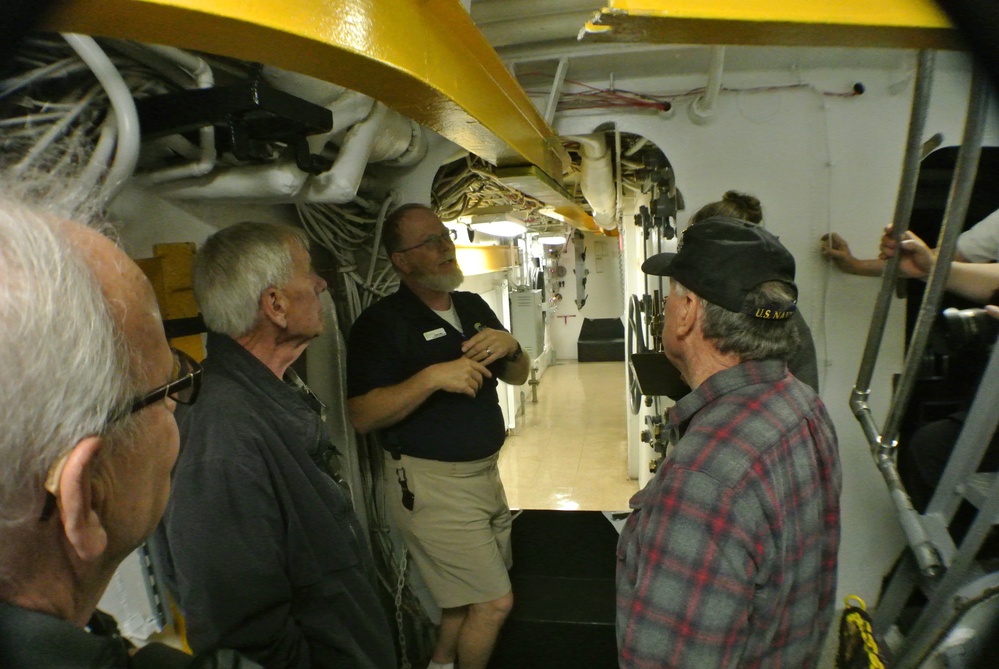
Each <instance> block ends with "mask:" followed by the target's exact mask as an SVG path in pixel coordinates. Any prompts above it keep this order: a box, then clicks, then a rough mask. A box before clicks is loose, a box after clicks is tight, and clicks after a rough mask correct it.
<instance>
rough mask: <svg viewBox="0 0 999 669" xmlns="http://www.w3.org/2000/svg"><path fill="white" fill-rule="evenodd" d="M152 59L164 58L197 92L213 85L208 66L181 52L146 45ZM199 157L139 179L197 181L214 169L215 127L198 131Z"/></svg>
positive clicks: (213, 78) (179, 50)
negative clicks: (176, 68)
mask: <svg viewBox="0 0 999 669" xmlns="http://www.w3.org/2000/svg"><path fill="white" fill-rule="evenodd" d="M147 48H148V49H149V50H150V51H152V52H153V53H155V54H156V55H158V56H160V57H161V58H164V59H166V60H168V61H170V62H172V63H173V64H175V65H176V66H177V67H179V68H180V69H182V70H184V72H186V73H187V74H188V75H189V76H190V77H191V78H192V79H193V80H194V83H195V85H197V87H198V88H201V89H203V88H211V87H212V86H214V85H215V76H214V75H213V74H212V69H211V68H210V67H209V66H208V63H206V62H205V61H203V60H202V59H201V58H198V57H197V56H195V55H194V54H190V53H188V52H186V51H183V50H181V49H176V48H174V47H170V46H159V45H150V46H148V47H147ZM198 136H199V138H200V141H199V144H200V146H201V154H200V156H199V157H198V159H197V160H195V161H194V162H191V163H188V164H186V165H178V166H177V167H168V168H165V169H161V170H156V171H155V172H150V173H148V174H145V175H143V179H144V180H148V181H149V182H151V183H163V182H164V181H175V180H177V179H186V178H188V177H200V176H202V175H204V174H208V173H209V172H211V171H212V170H213V169H215V162H216V160H217V157H218V156H217V152H216V150H215V126H213V125H212V124H210V123H209V124H208V125H206V126H204V127H202V128H200V129H199V130H198Z"/></svg>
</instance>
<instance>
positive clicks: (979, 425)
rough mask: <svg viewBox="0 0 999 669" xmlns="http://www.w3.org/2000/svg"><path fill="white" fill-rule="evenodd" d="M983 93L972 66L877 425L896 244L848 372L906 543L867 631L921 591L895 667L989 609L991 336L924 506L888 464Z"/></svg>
mask: <svg viewBox="0 0 999 669" xmlns="http://www.w3.org/2000/svg"><path fill="white" fill-rule="evenodd" d="M933 61H934V57H933V54H932V52H928V51H922V52H920V54H919V61H918V66H917V73H916V89H915V93H914V96H913V104H912V113H911V118H910V124H909V135H908V139H907V143H906V153H905V159H904V164H903V174H902V180H901V184H900V186H899V194H898V199H897V201H896V208H895V216H894V221H893V228H894V234H895V235H896V238H897V239H898V238H900V237H901V236H902V234H903V233H904V232H905V231H906V230H907V229H908V223H909V219H910V217H911V215H912V208H913V201H914V197H915V189H916V180H917V174H918V167H919V160H920V146H921V141H920V140H921V137H922V135H923V128H924V125H925V120H926V112H927V108H928V106H929V97H930V87H931V79H932V69H933ZM987 99H988V84H987V82H986V77H985V75H984V73H983V72H982V71H981V70H980V68H979V67H978V66H976V67H975V71H974V74H973V78H972V86H971V94H970V98H969V104H968V112H967V118H966V121H965V129H964V137H963V139H962V143H961V148H960V150H959V153H958V157H957V164H956V167H955V170H954V176H953V180H952V183H951V190H950V193H949V196H948V201H947V208H946V212H945V215H944V221H943V226H942V228H941V231H940V239H939V241H938V244H937V249H938V256H937V258H938V261H937V263H936V264H935V266H934V268H933V270H932V272H931V273H930V276H929V277H928V278H927V287H926V291H925V293H924V298H923V303H922V305H921V308H920V311H919V316H918V318H917V321H916V326H915V329H914V331H913V335H912V340H911V342H910V346H909V350H908V352H907V354H906V360H905V366H904V369H903V372H902V375H901V377H900V379H899V382H898V384H897V387H896V392H895V394H894V396H893V398H892V402H891V406H890V408H889V411H888V416H887V418H886V419H885V422H884V426H883V428H882V429H881V430H880V431H879V430H878V428H877V426H876V424H875V421H874V418H873V417H872V415H871V410H870V407H869V405H868V403H867V400H868V398H869V396H870V391H869V387H870V381H871V377H872V374H873V369H874V364H875V362H876V360H877V355H878V350H879V348H880V345H881V339H882V336H883V334H884V329H885V323H886V320H887V315H888V307H889V305H890V302H891V299H892V292H893V288H894V285H895V281H896V276H897V274H898V264H899V257H900V254H897V255H896V256H895V257H894V258H892V259H891V260H890V261H889V262H888V263H887V266H886V267H885V270H884V276H883V277H882V286H881V291H880V293H879V295H878V299H877V302H876V303H875V310H874V315H873V317H872V322H871V328H870V331H869V333H868V339H867V344H866V346H865V350H864V354H863V358H862V360H861V365H860V370H859V372H858V375H857V382H856V384H855V386H854V389H853V392H852V394H851V398H850V407H851V409H852V410H853V413H854V415H855V416H856V418H857V420H858V421H859V423H860V425H861V428H862V429H863V431H864V434H865V436H866V437H867V441H868V443H869V446H870V450H871V455H872V456H873V458H874V462H875V464H876V465H877V467H878V469H879V471H880V472H881V474H882V477H883V478H884V480H885V483H886V484H887V486H888V490H889V493H890V495H891V499H892V501H893V503H894V506H895V511H896V512H897V514H898V518H899V521H900V523H901V526H902V529H903V531H904V533H905V536H906V540H907V543H908V549H907V550H906V552H905V555H904V556H903V559H902V561H901V562H900V564H899V565H898V567H897V568H896V570H895V572H894V573H893V575H892V576H891V578H890V579H889V582H888V585H887V587H886V588H885V591H884V593H883V595H882V597H881V599H880V601H879V603H878V605H877V607H876V609H875V611H874V615H873V623H874V629H875V632H876V633H879V634H885V633H886V632H888V631H889V630H892V629H893V628H894V630H895V631H896V632H898V627H897V622H898V620H899V617H900V615H901V614H902V612H903V609H904V608H905V606H906V603H907V602H908V601H909V599H910V597H911V595H913V593H915V592H916V591H917V590H918V591H921V592H922V593H923V594H924V595H925V597H926V599H927V604H926V605H925V606H924V607H923V609H922V611H921V613H920V614H919V616H918V618H917V619H916V620H915V622H914V623H913V624H912V626H911V628H910V629H909V631H908V632H907V633H906V634H904V635H903V639H902V643H901V646H900V647H899V648H897V649H896V657H895V663H894V666H895V667H898V668H910V667H919V666H920V665H921V664H922V663H923V662H924V661H925V660H926V658H927V657H928V656H929V655H930V653H931V652H933V650H934V648H935V647H936V646H938V645H939V644H940V642H941V641H943V640H944V639H945V638H946V637H947V635H948V634H949V633H950V632H951V631H952V628H953V627H954V625H955V621H956V620H958V619H959V618H960V616H961V615H962V614H964V613H966V612H967V611H968V610H970V609H971V608H972V607H978V606H980V605H981V608H980V610H982V611H986V613H985V614H984V615H986V616H996V615H999V574H991V575H989V574H986V573H985V572H984V571H983V569H982V568H981V566H980V565H979V564H978V563H977V562H976V556H977V554H978V552H979V549H980V548H981V546H982V543H983V542H984V540H985V538H986V536H987V535H988V534H989V532H990V530H991V529H992V526H993V525H995V524H999V475H997V474H978V473H976V472H977V470H978V467H979V465H980V463H981V460H982V457H983V455H984V454H985V451H986V449H987V447H988V444H989V442H990V441H991V438H992V435H993V434H994V433H995V430H996V424H997V422H999V346H996V347H994V349H993V352H992V355H991V358H990V361H989V363H988V366H987V369H986V371H985V374H984V376H983V377H982V380H981V382H980V385H979V388H978V391H977V394H976V396H975V399H974V401H973V403H972V406H971V409H970V411H969V413H968V417H967V419H966V421H965V424H964V427H963V429H962V431H961V434H960V437H959V438H958V440H957V442H956V444H955V447H954V450H953V451H952V453H951V456H950V459H949V460H948V464H947V467H946V469H945V471H944V474H943V476H942V478H941V481H940V483H939V484H938V486H937V488H936V491H935V493H934V496H933V498H932V499H931V501H930V503H929V505H928V507H927V509H926V512H925V513H923V514H920V513H919V512H918V511H916V510H915V508H914V507H913V505H912V502H911V500H910V498H909V495H908V494H907V493H906V491H905V488H904V486H903V484H902V481H901V479H900V477H899V473H898V469H897V466H896V454H897V446H898V443H897V437H898V434H899V429H900V426H901V423H902V417H903V414H904V412H905V409H906V407H907V405H908V403H909V400H910V398H911V395H912V391H913V388H914V386H915V383H916V379H917V374H918V367H919V365H920V361H921V359H922V356H923V352H924V350H925V348H926V345H927V343H928V341H929V337H930V328H931V326H932V324H933V321H934V319H935V318H936V315H937V313H938V312H939V309H940V302H941V299H942V297H943V293H944V287H945V285H946V279H947V276H946V275H947V272H948V270H949V268H950V263H951V261H952V260H953V257H954V253H955V248H956V244H957V237H958V235H959V234H960V232H961V228H962V224H963V221H964V219H965V216H966V215H967V211H968V202H969V201H970V198H971V191H972V186H973V184H974V180H975V174H976V172H977V168H978V159H979V155H980V153H981V141H982V134H983V127H984V123H985V117H986V107H987ZM962 500H968V501H969V502H971V503H972V504H973V505H974V506H975V507H976V509H977V511H978V512H977V514H976V516H975V520H974V521H973V523H972V525H971V527H970V528H969V530H968V531H967V534H966V535H965V536H964V538H963V539H962V540H961V543H960V545H955V543H954V541H953V540H952V538H951V535H950V532H949V531H948V528H949V526H950V524H951V523H952V521H953V519H954V515H955V513H956V511H957V509H958V506H959V505H960V504H961V502H962ZM987 607H995V608H994V609H992V608H987ZM950 666H962V665H961V664H960V663H957V664H952V665H950Z"/></svg>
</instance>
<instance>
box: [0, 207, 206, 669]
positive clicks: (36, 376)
mask: <svg viewBox="0 0 999 669" xmlns="http://www.w3.org/2000/svg"><path fill="white" fill-rule="evenodd" d="M0 277H3V280H2V282H0V323H2V324H3V325H2V327H0V369H3V373H4V379H3V382H2V383H0V425H2V426H3V428H2V430H0V546H2V549H0V667H3V668H4V669H28V668H29V667H30V668H32V669H34V668H37V667H80V668H83V667H89V668H94V667H115V668H124V667H133V666H136V667H139V666H143V665H142V664H141V663H140V662H141V660H142V659H143V658H145V657H149V655H150V653H157V654H159V655H160V657H161V659H162V660H163V661H164V662H169V663H166V664H163V665H160V666H187V664H188V661H189V660H190V657H189V656H186V655H183V654H181V653H180V651H173V650H172V649H167V648H166V647H164V646H158V645H155V644H154V645H152V646H149V647H147V648H145V649H143V650H142V651H140V652H139V653H136V654H134V657H133V656H132V653H133V651H134V648H131V647H130V645H129V644H127V643H126V642H124V641H123V640H122V638H121V637H120V635H118V633H117V628H116V626H115V624H114V621H113V620H112V619H111V618H110V616H107V615H106V614H103V613H101V612H99V611H96V607H97V603H98V601H99V600H100V598H101V595H102V593H103V592H104V589H105V588H106V586H107V584H108V582H109V581H110V580H111V577H112V575H113V574H114V572H115V569H116V568H117V567H118V564H119V563H120V562H121V561H122V560H123V559H124V558H125V557H126V556H127V555H128V554H129V553H130V552H132V551H133V550H134V549H135V548H136V547H137V546H138V545H139V544H140V543H141V542H142V541H143V540H144V539H145V538H146V537H147V536H148V535H149V534H150V533H151V532H152V531H153V530H154V529H155V527H156V524H157V523H158V522H159V519H160V516H161V515H162V513H163V509H164V507H165V506H166V503H167V497H168V495H169V492H170V469H171V467H172V466H173V464H174V462H175V460H176V458H177V450H178V438H177V425H176V423H175V421H174V416H173V412H174V408H175V407H176V403H177V402H191V401H193V400H194V397H195V394H196V393H197V390H198V383H199V374H200V369H199V368H198V366H197V364H196V363H194V362H193V361H192V360H190V359H189V358H188V357H187V356H185V355H184V354H182V353H180V352H178V351H172V350H171V349H170V347H169V346H168V345H167V341H166V338H165V336H164V332H163V324H162V321H161V319H160V314H159V311H158V308H157V305H156V301H155V298H154V295H153V290H152V287H151V286H150V284H149V282H148V281H147V280H146V278H145V276H144V275H143V274H142V272H141V271H140V270H139V268H138V267H137V266H136V265H135V263H133V262H132V261H131V260H130V259H129V258H128V256H126V255H125V254H124V253H123V252H122V251H121V250H120V249H118V248H117V247H116V246H115V245H114V244H113V243H112V242H111V241H110V240H109V239H107V238H106V237H104V236H102V235H101V234H99V233H98V232H96V231H94V230H93V229H90V228H87V227H85V226H83V225H80V224H78V223H74V222H71V221H68V220H64V219H62V218H60V217H57V216H55V215H53V214H50V213H47V212H43V211H41V210H38V209H33V208H30V207H27V206H25V205H23V204H20V203H17V202H13V201H10V200H7V199H4V200H2V201H0ZM167 658H169V660H167Z"/></svg>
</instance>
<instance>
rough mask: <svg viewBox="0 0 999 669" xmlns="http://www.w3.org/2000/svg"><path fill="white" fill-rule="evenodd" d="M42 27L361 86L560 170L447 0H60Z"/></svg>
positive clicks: (515, 90)
mask: <svg viewBox="0 0 999 669" xmlns="http://www.w3.org/2000/svg"><path fill="white" fill-rule="evenodd" d="M45 28H46V29H49V30H57V31H60V32H75V33H82V34H85V35H92V36H95V37H116V38H121V39H131V40H136V41H139V42H147V43H152V44H165V45H169V46H175V47H180V48H184V49H193V50H197V51H204V52H208V53H213V54H219V55H223V56H230V57H234V58H239V59H242V60H248V61H254V62H261V63H266V64H269V65H273V66H276V67H279V68H283V69H286V70H291V71H294V72H300V73H303V74H307V75H310V76H313V77H317V78H319V79H323V80H325V81H329V82H332V83H336V84H338V85H341V86H346V87H347V88H350V89H353V90H356V91H359V92H361V93H364V94H366V95H369V96H371V97H373V98H375V99H377V100H380V101H381V102H383V103H385V104H386V105H388V106H389V107H391V108H392V109H394V110H396V111H397V112H399V113H401V114H403V115H405V116H407V117H409V118H411V119H413V120H415V121H417V122H418V123H420V124H422V125H424V126H426V127H428V128H431V129H433V130H435V131H437V132H438V133H440V134H441V135H443V136H444V137H446V138H448V139H450V140H451V141H453V142H454V143H456V144H458V145H459V146H461V147H463V148H465V149H467V150H468V151H470V152H472V153H474V154H475V155H477V156H481V157H482V158H484V159H486V160H488V161H490V162H492V163H495V164H498V165H523V164H526V163H529V164H533V165H537V166H538V167H540V168H541V169H542V170H543V171H544V172H545V173H546V174H548V175H549V176H551V177H553V178H554V179H555V180H557V181H561V177H562V168H563V164H565V163H566V162H567V160H568V158H567V155H566V153H565V150H564V149H563V147H562V145H561V143H560V142H559V141H558V138H557V137H556V136H555V135H554V132H553V131H552V129H551V128H550V127H549V126H548V124H547V123H545V121H544V119H543V118H542V117H541V116H540V115H539V114H538V112H537V110H536V109H535V107H534V105H533V104H531V101H530V100H529V99H528V97H527V94H526V93H525V92H524V90H523V89H522V88H521V87H520V86H519V85H518V84H517V82H516V80H515V79H514V78H513V76H512V75H511V74H510V72H509V71H507V69H506V68H505V67H504V66H503V64H502V62H501V61H500V59H499V57H498V56H497V55H496V52H495V51H494V50H493V49H492V47H490V46H489V44H488V43H487V42H486V40H485V38H484V37H483V36H482V33H480V32H479V30H478V29H477V28H476V27H475V25H474V23H472V20H471V18H470V17H469V15H468V12H466V11H465V10H464V9H463V8H462V6H461V4H460V3H459V2H458V1H457V0H63V1H62V2H59V3H56V4H55V10H54V11H53V14H52V16H51V17H50V18H49V19H48V21H47V24H46V26H45Z"/></svg>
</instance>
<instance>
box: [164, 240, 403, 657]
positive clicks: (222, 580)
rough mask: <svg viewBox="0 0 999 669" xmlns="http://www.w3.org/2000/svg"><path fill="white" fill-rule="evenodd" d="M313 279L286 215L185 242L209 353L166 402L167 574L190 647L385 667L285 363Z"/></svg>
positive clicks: (313, 426) (315, 408)
mask: <svg viewBox="0 0 999 669" xmlns="http://www.w3.org/2000/svg"><path fill="white" fill-rule="evenodd" d="M325 290H326V282H325V281H324V280H323V279H322V278H320V277H319V276H318V275H317V274H316V273H315V271H314V270H313V269H312V263H311V260H310V258H309V243H308V238H307V237H306V236H305V233H304V232H303V231H302V230H300V229H297V228H291V227H288V226H282V225H272V224H267V223H253V222H245V223H238V224H236V225H232V226H229V227H226V228H222V229H221V230H219V231H218V232H216V233H215V234H213V235H212V236H211V237H209V238H208V239H207V240H206V241H205V243H204V245H203V246H202V247H201V249H200V250H199V251H198V253H197V255H196V256H195V260H194V293H195V297H196V298H197V300H198V304H199V306H200V307H201V312H202V315H203V316H204V319H205V323H206V325H207V326H208V330H209V333H208V357H207V358H206V359H205V364H204V368H205V372H204V377H205V378H204V388H203V389H202V392H201V397H200V398H199V401H198V404H197V406H194V407H192V408H191V410H190V411H187V412H185V413H184V414H183V415H181V416H179V423H180V432H181V443H182V444H183V448H182V450H181V455H180V459H179V460H178V462H177V467H176V470H175V473H174V493H173V495H172V496H171V498H170V503H169V505H168V507H167V511H166V515H165V516H164V519H163V528H164V533H163V534H164V535H165V538H166V544H167V565H166V571H167V580H168V583H169V586H170V589H171V590H172V591H173V592H174V594H175V596H176V598H177V602H178V604H179V606H180V609H181V611H182V613H183V614H184V616H185V620H186V624H187V632H188V642H189V643H190V644H191V647H192V648H193V649H195V650H200V649H202V648H210V647H213V646H224V647H227V648H235V649H237V650H239V651H241V652H242V653H243V654H245V655H247V656H248V657H251V658H252V659H254V660H256V661H257V662H260V663H261V664H263V665H264V666H265V667H268V668H273V669H320V668H327V667H337V668H339V667H364V668H365V669H369V668H374V669H394V668H395V666H396V663H395V651H394V646H393V640H392V636H391V632H390V630H389V626H388V619H387V616H386V614H385V611H384V609H383V608H382V605H381V603H380V601H379V599H378V595H377V592H376V590H375V588H374V585H373V583H374V578H373V573H372V571H373V570H372V559H371V554H370V552H369V549H368V545H367V542H366V541H365V539H364V533H363V531H362V529H361V526H360V523H359V522H358V519H357V516H356V514H355V513H354V510H353V506H352V504H351V500H350V496H349V495H348V493H347V491H346V490H345V489H344V488H343V487H342V486H341V485H340V484H339V483H338V482H337V481H336V480H335V475H336V472H335V470H334V467H333V466H332V463H331V460H332V459H333V457H334V455H335V449H334V447H333V444H332V442H331V440H330V430H329V427H328V426H327V425H326V422H325V420H324V416H323V411H322V409H323V407H322V404H321V403H320V402H319V400H318V399H317V398H316V397H315V396H314V395H312V393H311V392H309V391H308V388H306V387H305V385H304V384H303V383H302V382H301V380H300V379H299V378H298V376H297V375H296V374H295V372H294V370H292V369H291V367H290V366H291V364H292V363H293V362H295V361H296V360H297V359H298V358H299V356H300V355H301V354H302V353H303V352H304V351H305V349H306V347H308V345H309V343H310V342H311V341H312V340H313V339H315V338H316V337H318V336H319V335H320V334H321V333H322V331H323V310H322V302H321V299H320V298H321V295H322V293H323V291H325Z"/></svg>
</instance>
